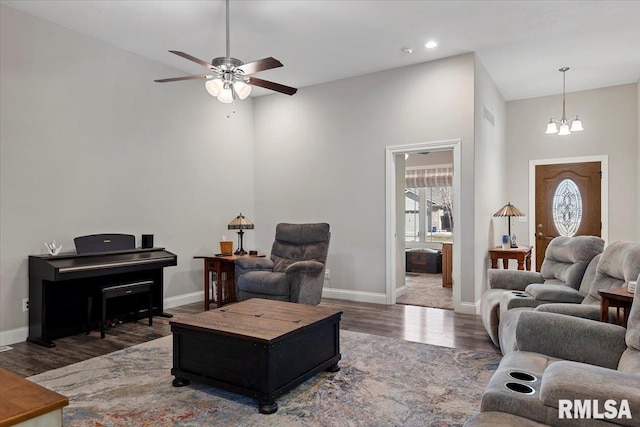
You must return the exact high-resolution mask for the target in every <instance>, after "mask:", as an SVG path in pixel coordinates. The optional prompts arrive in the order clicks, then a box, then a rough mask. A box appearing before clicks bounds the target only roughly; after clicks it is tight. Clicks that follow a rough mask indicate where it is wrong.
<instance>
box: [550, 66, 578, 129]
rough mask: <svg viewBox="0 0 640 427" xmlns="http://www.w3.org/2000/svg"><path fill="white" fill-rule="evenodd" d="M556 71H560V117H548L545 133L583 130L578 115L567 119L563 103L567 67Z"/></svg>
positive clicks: (564, 101)
mask: <svg viewBox="0 0 640 427" xmlns="http://www.w3.org/2000/svg"><path fill="white" fill-rule="evenodd" d="M558 71H560V72H562V118H561V119H560V120H558V119H553V118H551V119H549V123H547V131H546V132H545V133H555V134H558V135H560V136H565V135H570V134H571V132H578V131H581V130H584V128H583V127H582V122H581V121H580V119H579V118H578V116H575V117H572V118H570V119H568V120H567V113H566V109H565V104H566V101H567V98H566V94H565V75H566V72H567V71H569V67H562V68H560V69H559V70H558ZM556 123H559V124H560V130H558V126H556ZM569 124H571V129H569Z"/></svg>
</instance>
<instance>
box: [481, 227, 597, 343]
mask: <svg viewBox="0 0 640 427" xmlns="http://www.w3.org/2000/svg"><path fill="white" fill-rule="evenodd" d="M603 248H604V240H602V239H601V238H600V237H596V236H575V237H563V236H559V237H556V238H554V239H553V240H552V241H551V242H550V243H549V245H548V246H547V250H546V252H545V258H544V261H543V262H542V267H541V269H540V273H538V272H535V271H522V270H497V269H490V270H488V271H487V279H488V283H489V289H488V290H487V291H485V292H484V293H483V294H482V297H481V298H480V314H481V316H482V323H483V325H484V327H485V329H486V330H487V332H488V333H489V337H490V338H491V340H492V341H493V343H494V344H495V345H496V346H499V345H500V341H499V340H500V339H499V335H498V329H499V327H498V325H499V322H500V310H501V304H502V306H503V310H507V309H509V308H514V307H522V306H530V307H535V306H537V305H539V304H543V303H545V302H549V301H542V300H540V299H536V298H530V297H529V298H527V294H526V293H525V292H524V291H525V289H526V288H527V287H528V286H529V285H531V284H534V283H535V284H546V285H553V286H564V287H567V289H572V290H573V292H575V293H577V289H578V288H579V287H580V285H581V283H582V278H583V276H584V274H585V271H586V270H587V266H588V265H589V263H590V262H591V260H592V259H593V258H594V257H595V256H596V255H598V254H600V253H601V252H602V250H603ZM503 298H507V299H508V302H506V303H501V301H502V300H503ZM581 298H583V297H581ZM575 302H580V300H577V301H575Z"/></svg>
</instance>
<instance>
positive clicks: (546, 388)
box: [540, 361, 640, 425]
mask: <svg viewBox="0 0 640 427" xmlns="http://www.w3.org/2000/svg"><path fill="white" fill-rule="evenodd" d="M638 390H640V376H638V375H632V374H628V373H624V372H620V371H616V370H612V369H606V368H601V367H599V366H592V365H586V364H584V363H577V362H569V361H560V362H555V363H552V364H551V365H549V367H548V368H547V369H546V370H545V371H544V375H543V376H542V383H541V384H540V400H541V401H542V403H544V404H545V405H546V406H551V407H553V408H559V401H560V399H566V400H569V401H571V403H574V401H575V400H581V401H585V400H591V401H594V400H597V401H598V402H599V404H600V405H599V410H600V412H605V411H606V409H605V408H604V403H605V401H607V400H614V401H616V410H617V411H618V410H620V408H621V406H620V405H621V402H622V400H626V401H627V402H628V404H629V407H630V408H631V411H632V417H633V418H632V419H628V418H624V417H623V418H621V419H619V420H618V421H616V423H619V424H623V425H624V424H626V425H637V424H634V423H637V417H638V414H636V413H635V412H637V410H638V408H640V393H638Z"/></svg>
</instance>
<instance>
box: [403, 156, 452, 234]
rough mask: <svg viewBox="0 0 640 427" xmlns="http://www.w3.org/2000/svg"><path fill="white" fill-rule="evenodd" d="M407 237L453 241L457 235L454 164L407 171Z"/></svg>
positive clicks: (405, 193)
mask: <svg viewBox="0 0 640 427" xmlns="http://www.w3.org/2000/svg"><path fill="white" fill-rule="evenodd" d="M404 195H405V241H406V242H414V243H426V242H450V241H451V240H452V238H453V234H452V231H453V223H452V218H453V214H452V209H453V205H452V201H453V168H451V167H444V168H440V167H438V168H419V169H410V170H409V169H408V170H407V171H406V187H405V192H404Z"/></svg>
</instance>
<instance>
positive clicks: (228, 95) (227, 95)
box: [218, 84, 233, 104]
mask: <svg viewBox="0 0 640 427" xmlns="http://www.w3.org/2000/svg"><path fill="white" fill-rule="evenodd" d="M218 101H220V102H222V103H223V104H231V103H232V102H233V89H232V87H231V86H229V85H227V84H225V87H224V88H222V90H221V91H220V93H219V94H218Z"/></svg>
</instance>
